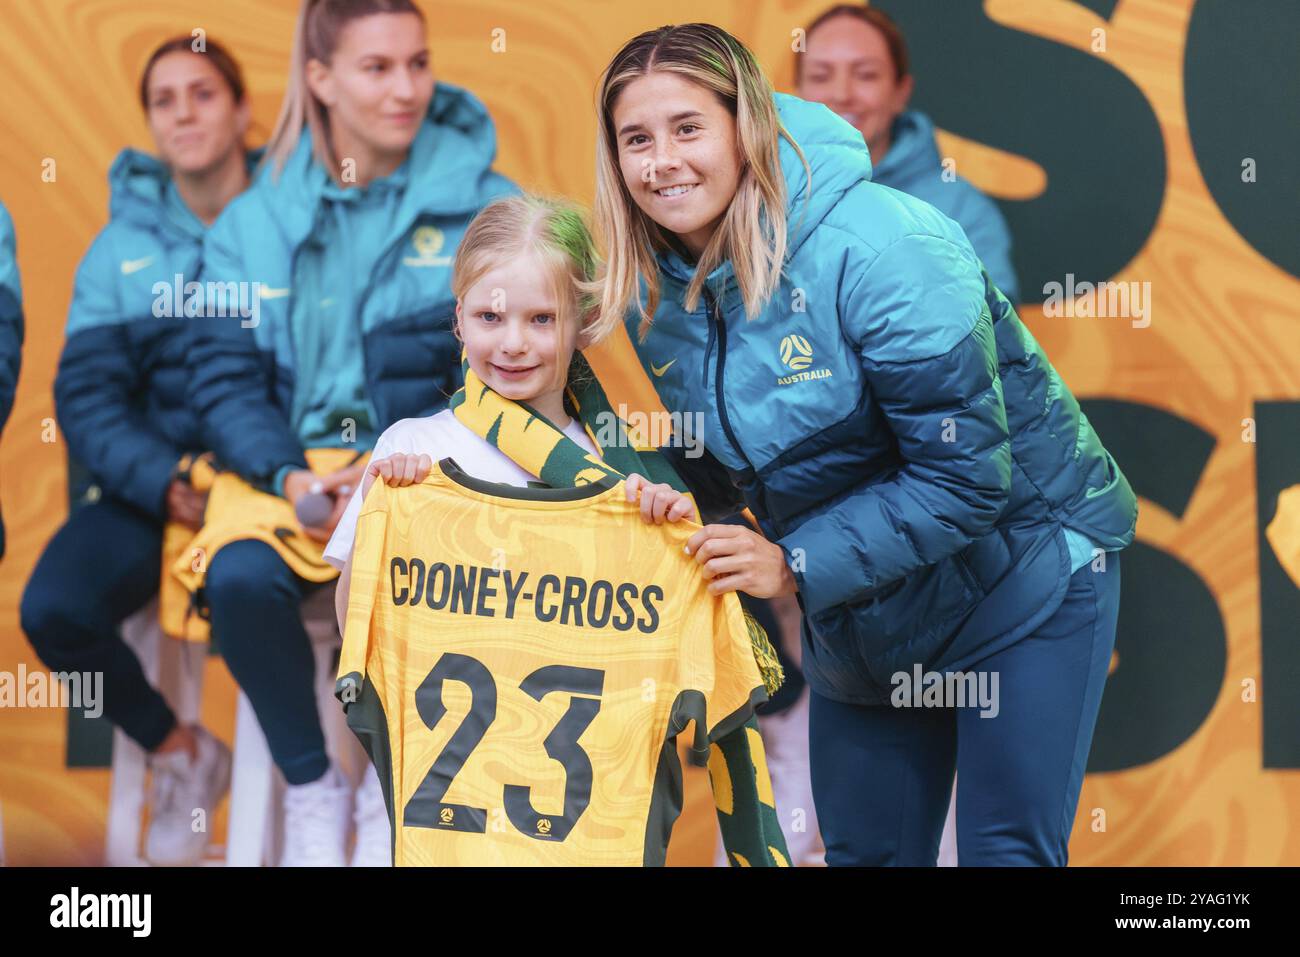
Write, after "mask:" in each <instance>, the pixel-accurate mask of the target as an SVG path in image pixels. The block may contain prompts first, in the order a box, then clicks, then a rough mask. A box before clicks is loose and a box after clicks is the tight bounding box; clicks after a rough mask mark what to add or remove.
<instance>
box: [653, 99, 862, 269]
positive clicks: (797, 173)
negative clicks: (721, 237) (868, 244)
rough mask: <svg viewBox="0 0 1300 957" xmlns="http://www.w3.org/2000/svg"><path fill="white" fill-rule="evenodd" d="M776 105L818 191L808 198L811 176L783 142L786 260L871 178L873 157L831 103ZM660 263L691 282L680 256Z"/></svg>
mask: <svg viewBox="0 0 1300 957" xmlns="http://www.w3.org/2000/svg"><path fill="white" fill-rule="evenodd" d="M773 102H774V103H775V105H776V112H777V116H778V117H779V118H780V120H781V123H782V125H783V126H784V127H785V128H786V131H787V132H788V133H789V134H790V136H791V137H792V138H793V139H794V141H795V142H796V143H798V144H799V148H800V150H802V151H803V155H804V159H806V160H807V161H808V171H809V172H811V173H812V192H811V195H805V193H806V192H807V190H808V172H805V170H804V166H803V163H802V162H801V161H800V159H799V155H798V154H797V153H796V152H795V151H794V148H793V147H792V146H791V145H790V144H789V142H788V141H787V140H786V139H785V138H784V137H783V138H781V140H780V146H779V153H780V161H781V173H782V176H783V177H784V178H785V190H786V237H787V241H786V257H787V258H789V257H792V256H794V255H795V254H796V253H798V251H799V248H800V247H801V246H802V245H803V244H804V242H805V241H807V239H808V237H809V236H811V235H812V233H813V231H814V230H816V228H817V227H818V226H819V225H821V222H822V220H824V219H825V218H826V216H827V214H828V213H829V212H830V211H831V210H832V209H834V208H835V204H836V203H838V202H839V201H840V198H841V197H842V196H843V195H844V194H845V193H846V192H848V191H849V190H850V189H852V188H853V187H854V186H856V185H857V184H858V183H860V182H862V181H863V180H870V179H871V156H870V154H869V153H868V152H867V144H866V143H864V142H863V140H862V134H861V133H859V132H858V131H857V130H855V129H854V128H853V127H852V126H850V125H849V123H848V122H847V121H846V120H844V119H842V118H841V117H839V116H838V115H836V114H835V113H834V112H833V111H831V110H830V109H829V108H828V107H827V106H826V105H825V104H823V103H814V102H811V101H809V100H802V99H800V98H799V97H797V96H792V95H790V94H788V93H775V94H773ZM659 263H660V267H661V268H662V269H663V270H664V271H665V272H667V273H669V274H670V275H673V276H675V277H676V278H677V279H679V280H681V281H682V282H688V281H689V280H690V276H691V274H692V272H693V267H692V266H690V265H688V264H687V263H686V262H685V261H684V260H683V259H682V258H681V257H680V256H679V255H677V254H676V253H675V252H666V253H660V254H659ZM731 269H732V267H731V263H730V262H724V263H723V264H722V265H721V266H719V267H718V268H717V269H716V270H714V271H713V273H712V274H711V275H710V277H709V279H710V283H711V284H712V283H713V281H715V280H718V281H723V280H725V278H726V277H727V276H729V275H730V274H731Z"/></svg>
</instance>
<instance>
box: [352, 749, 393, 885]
mask: <svg viewBox="0 0 1300 957" xmlns="http://www.w3.org/2000/svg"><path fill="white" fill-rule="evenodd" d="M356 823H357V844H356V847H354V848H353V849H352V866H353V867H392V866H393V828H392V825H391V824H390V823H389V821H388V807H387V806H386V805H385V804H384V791H383V788H382V787H380V784H379V773H378V772H377V771H376V770H375V766H374V765H373V764H369V765H367V766H366V773H365V776H364V777H362V779H361V786H360V787H359V788H357V820H356Z"/></svg>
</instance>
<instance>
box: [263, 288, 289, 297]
mask: <svg viewBox="0 0 1300 957" xmlns="http://www.w3.org/2000/svg"><path fill="white" fill-rule="evenodd" d="M287 295H289V287H288V286H285V287H284V288H283V289H276V288H275V287H273V286H263V287H262V292H261V296H262V298H263V299H283V298H284V297H285V296H287Z"/></svg>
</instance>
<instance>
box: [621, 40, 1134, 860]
mask: <svg viewBox="0 0 1300 957" xmlns="http://www.w3.org/2000/svg"><path fill="white" fill-rule="evenodd" d="M597 111H598V123H599V131H598V134H597V142H598V146H597V157H596V160H597V177H596V204H595V209H596V219H597V227H598V229H599V231H600V234H601V236H602V238H603V239H604V242H605V245H606V248H607V253H608V265H607V268H606V288H605V291H604V295H603V308H604V309H605V310H607V311H616V312H618V313H619V314H620V315H626V319H627V324H628V327H629V332H630V333H631V335H632V338H633V341H634V343H635V345H636V349H637V352H638V354H639V356H640V359H641V362H642V364H643V365H644V367H645V368H646V371H647V373H648V374H649V375H651V376H652V381H653V382H654V384H655V386H656V388H657V389H658V391H659V395H660V397H661V398H662V399H663V401H664V404H665V405H666V406H667V408H668V409H669V410H670V411H671V412H703V416H704V423H705V434H704V435H703V436H702V437H700V436H696V437H695V438H696V439H699V438H702V439H703V443H704V446H705V449H706V453H707V454H706V455H705V456H704V457H703V458H702V459H700V460H698V461H694V460H690V459H687V458H685V456H683V455H681V454H680V451H679V450H676V449H669V452H670V453H674V454H673V455H672V458H673V459H674V461H675V464H677V465H678V467H679V470H681V471H682V472H683V475H684V477H685V478H686V480H687V481H688V483H690V482H693V483H694V486H693V490H694V491H695V492H696V494H697V500H698V501H699V502H700V504H701V507H702V509H703V510H704V511H705V512H706V513H712V515H713V516H721V515H724V514H727V513H729V512H730V511H734V510H735V509H737V508H739V507H741V506H743V505H748V506H749V508H750V509H751V510H752V511H753V513H754V514H755V516H756V517H757V518H758V520H759V523H760V525H761V528H762V531H763V534H762V535H760V534H757V533H755V532H753V531H751V530H749V529H747V528H744V527H741V526H736V525H708V526H706V527H705V528H703V529H701V530H700V531H699V532H697V533H696V535H695V536H694V537H693V538H692V539H691V541H690V542H689V543H688V548H690V550H691V551H692V554H694V555H695V557H696V559H697V560H698V561H699V562H700V564H701V566H702V568H703V570H704V575H705V577H706V578H708V579H709V581H710V584H709V588H710V590H711V591H713V592H714V593H722V592H725V591H731V590H740V591H744V592H747V593H748V594H750V595H753V596H754V597H758V598H767V597H774V596H779V595H790V594H794V595H796V596H797V598H798V601H799V604H800V607H801V608H802V611H803V668H804V670H805V672H806V674H807V677H808V680H809V684H810V685H811V687H812V691H813V695H812V705H811V715H810V731H809V733H810V738H811V757H812V772H813V791H814V795H815V799H816V805H817V816H818V819H819V821H820V824H821V828H822V834H823V837H824V838H825V842H826V848H827V861H828V862H829V863H831V864H933V863H934V862H935V856H936V854H937V851H938V844H939V835H940V831H941V828H942V825H943V820H944V813H945V811H946V810H947V806H948V795H949V790H950V788H951V785H952V779H953V773H954V766H957V767H958V768H959V773H958V776H957V780H958V815H957V820H958V845H959V849H960V859H961V863H963V864H1010V863H1026V864H1064V863H1065V861H1066V842H1067V840H1068V837H1069V833H1070V827H1071V824H1072V823H1073V819H1074V812H1075V808H1076V805H1077V802H1078V796H1079V789H1080V787H1081V785H1082V780H1083V769H1084V766H1085V763H1086V759H1087V754H1088V748H1089V745H1090V742H1091V739H1092V731H1093V726H1094V723H1095V721H1096V716H1097V710H1098V707H1099V705H1100V700H1101V689H1102V684H1103V682H1104V679H1105V676H1106V669H1107V666H1108V664H1109V661H1110V653H1111V648H1112V646H1113V644H1114V640H1115V625H1116V617H1117V614H1118V607H1119V558H1118V551H1119V549H1122V548H1124V547H1125V546H1126V545H1128V544H1129V543H1130V542H1131V541H1132V539H1133V534H1134V527H1135V523H1136V513H1137V506H1136V499H1135V497H1134V495H1133V492H1132V489H1131V488H1130V487H1129V485H1128V482H1127V481H1126V480H1125V478H1124V476H1123V474H1122V473H1121V472H1120V470H1119V468H1118V466H1117V465H1116V464H1115V462H1114V460H1113V459H1112V458H1111V456H1110V455H1109V454H1108V453H1107V452H1106V450H1105V448H1104V447H1103V446H1102V444H1101V442H1100V440H1099V439H1098V438H1097V436H1096V435H1095V433H1094V432H1093V431H1092V429H1091V428H1090V426H1089V424H1088V421H1087V419H1086V417H1084V415H1083V413H1082V412H1081V411H1080V409H1079V406H1078V403H1077V402H1076V401H1075V399H1074V396H1073V395H1072V394H1071V393H1070V391H1069V389H1068V388H1067V387H1066V386H1065V384H1064V383H1063V382H1062V381H1061V378H1060V376H1059V375H1057V373H1056V371H1055V370H1054V369H1053V368H1052V365H1051V363H1050V362H1049V361H1048V359H1047V356H1046V355H1044V353H1043V352H1042V350H1041V349H1040V348H1039V346H1038V344H1037V343H1036V342H1035V341H1034V338H1033V336H1032V335H1030V333H1029V331H1028V330H1027V329H1026V328H1025V326H1024V325H1023V324H1022V323H1021V321H1020V319H1019V317H1018V316H1017V315H1016V312H1015V310H1014V309H1013V308H1012V306H1011V304H1010V302H1008V301H1007V299H1006V297H1005V296H1003V295H1002V293H1001V292H1000V291H999V290H998V289H997V287H996V286H995V285H994V284H993V283H992V282H991V281H990V280H989V278H988V275H987V274H986V272H985V271H984V269H983V267H982V264H981V263H980V260H979V259H978V258H977V256H976V255H975V253H974V252H973V251H972V249H971V247H970V244H969V242H967V240H966V237H965V235H964V234H963V233H962V231H961V229H960V227H958V226H957V225H956V224H955V223H954V222H953V221H952V220H950V219H948V218H947V217H945V216H943V215H942V214H940V213H939V212H938V211H937V210H935V209H934V208H933V207H932V206H930V205H928V204H926V203H924V202H922V201H920V200H917V199H914V198H912V197H910V196H907V195H905V194H903V193H899V192H897V191H895V190H892V189H889V188H887V187H883V186H878V185H876V184H874V183H872V182H871V160H870V157H869V155H868V153H867V149H866V147H865V145H864V143H863V141H862V137H861V135H860V134H859V133H858V132H857V131H856V130H854V129H853V128H852V127H851V126H849V125H848V124H847V123H846V122H844V121H843V120H842V119H840V118H839V117H837V116H836V115H835V114H833V113H832V112H831V111H830V110H828V109H827V108H826V107H825V106H823V105H821V104H814V103H808V102H805V101H803V100H801V99H799V98H797V97H793V96H788V95H783V94H778V93H773V92H772V89H771V85H770V84H769V82H768V80H767V78H766V77H765V76H764V75H763V72H762V70H761V69H760V68H759V66H758V63H757V61H756V60H755V59H754V56H753V54H752V53H751V52H750V51H749V50H748V49H746V48H745V46H744V45H743V44H742V43H740V41H738V40H737V39H736V38H735V37H732V36H731V35H730V34H728V33H727V32H726V31H725V30H723V29H721V28H719V27H716V26H713V25H711V24H702V23H691V24H685V25H681V26H667V27H661V28H659V29H658V30H652V31H648V32H646V33H643V34H640V35H639V36H637V37H634V38H633V39H631V40H629V41H628V42H627V43H626V44H624V45H623V47H622V48H621V49H620V50H619V51H618V52H617V53H616V54H615V55H614V57H613V59H612V60H611V62H610V64H609V66H608V67H607V68H606V70H605V72H604V74H603V75H602V77H601V80H600V84H599V88H598V95H597ZM707 517H709V516H708V515H707V514H706V518H707ZM915 668H920V669H921V670H922V671H940V672H942V671H957V670H963V669H975V670H977V671H980V672H991V673H994V674H997V675H1000V677H1001V685H1000V687H1001V699H1000V706H1001V707H1000V711H999V713H998V714H997V716H996V717H994V718H992V719H987V720H986V719H984V718H982V717H981V715H980V713H979V712H978V711H977V710H975V709H974V708H961V707H951V706H949V707H940V708H916V709H912V708H909V707H907V705H910V704H911V703H912V700H913V699H912V697H911V696H910V695H909V696H907V697H906V698H903V697H902V696H900V695H899V694H898V693H897V692H898V686H899V676H900V675H902V676H905V677H909V676H911V675H912V674H913V673H914V669H915ZM918 700H919V696H918ZM947 704H949V705H951V704H952V702H948V703H947Z"/></svg>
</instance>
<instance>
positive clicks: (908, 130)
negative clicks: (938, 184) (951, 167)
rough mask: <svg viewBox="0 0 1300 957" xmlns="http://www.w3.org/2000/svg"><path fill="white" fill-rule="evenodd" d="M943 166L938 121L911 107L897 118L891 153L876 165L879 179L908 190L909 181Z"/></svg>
mask: <svg viewBox="0 0 1300 957" xmlns="http://www.w3.org/2000/svg"><path fill="white" fill-rule="evenodd" d="M940 165H941V160H940V159H939V144H938V143H936V142H935V139H934V123H932V122H931V121H930V118H929V117H928V116H926V115H925V114H924V113H920V112H917V111H916V110H908V111H907V112H906V113H900V114H899V115H898V116H897V117H895V118H894V128H893V130H892V138H891V142H890V144H889V152H887V153H886V154H885V158H884V159H883V160H881V161H880V163H879V164H878V165H877V166H876V181H877V182H880V183H886V184H888V185H890V186H893V187H894V188H895V189H901V190H902V191H903V192H905V193H906V192H909V190H908V184H910V183H912V182H914V181H915V180H917V179H918V178H920V177H922V176H925V177H932V176H933V175H934V171H935V170H936V169H938V168H939V166H940Z"/></svg>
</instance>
